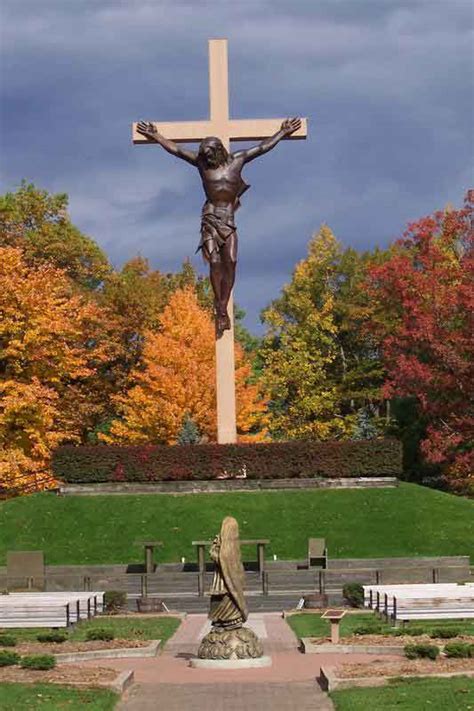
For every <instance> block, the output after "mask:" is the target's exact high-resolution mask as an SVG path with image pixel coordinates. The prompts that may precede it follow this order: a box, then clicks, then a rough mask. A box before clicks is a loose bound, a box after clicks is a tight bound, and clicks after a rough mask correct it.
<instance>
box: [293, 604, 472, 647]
mask: <svg viewBox="0 0 474 711" xmlns="http://www.w3.org/2000/svg"><path fill="white" fill-rule="evenodd" d="M285 619H286V621H287V623H288V624H289V625H290V627H291V629H292V630H293V632H294V633H295V635H296V636H297V637H329V635H330V633H331V630H330V626H329V621H328V620H325V619H323V618H322V617H321V615H320V614H318V613H314V614H312V613H310V612H309V613H308V612H305V613H300V614H295V615H289V616H287V617H286V618H285ZM360 627H365V628H367V629H372V632H371V633H372V634H377V633H379V632H380V633H383V634H386V635H393V637H394V642H393V643H394V644H397V640H396V635H397V633H400V634H412V635H413V636H414V637H416V634H417V633H418V634H422V633H425V632H426V633H427V634H430V633H431V632H434V631H435V630H439V629H440V628H442V629H448V628H449V629H450V630H453V631H455V632H457V633H458V634H463V635H474V620H420V621H417V622H410V623H409V624H408V625H404V626H403V627H399V628H398V629H394V628H393V627H392V625H390V624H389V623H386V622H383V621H382V620H381V619H380V617H378V616H376V615H374V614H373V613H366V612H365V613H364V612H361V613H360V614H359V613H356V614H350V615H346V616H345V617H343V619H342V621H341V637H350V636H351V635H353V634H354V630H356V629H357V628H360ZM446 641H447V642H449V640H446ZM413 642H414V643H416V639H413Z"/></svg>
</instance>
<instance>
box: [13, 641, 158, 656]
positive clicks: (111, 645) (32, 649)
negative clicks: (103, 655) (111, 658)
mask: <svg viewBox="0 0 474 711" xmlns="http://www.w3.org/2000/svg"><path fill="white" fill-rule="evenodd" d="M150 642H151V640H149V639H148V640H142V639H113V640H110V641H109V642H107V641H105V640H93V641H87V642H75V641H72V640H71V641H69V640H68V641H66V642H62V643H61V644H54V643H51V644H49V643H43V642H21V643H20V644H17V645H16V647H12V648H11V649H12V651H14V652H17V653H18V654H20V655H24V654H70V653H72V652H94V651H96V650H98V649H124V648H126V649H130V648H132V647H133V648H135V647H147V646H148V645H149V644H150ZM2 649H3V648H2Z"/></svg>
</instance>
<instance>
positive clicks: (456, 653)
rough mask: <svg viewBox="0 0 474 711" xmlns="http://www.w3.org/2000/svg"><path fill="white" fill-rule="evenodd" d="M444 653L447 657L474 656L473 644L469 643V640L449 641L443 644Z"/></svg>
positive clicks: (462, 657) (463, 657) (465, 657)
mask: <svg viewBox="0 0 474 711" xmlns="http://www.w3.org/2000/svg"><path fill="white" fill-rule="evenodd" d="M444 653H445V654H446V656H447V657H455V658H457V659H468V658H470V657H474V644H469V642H450V643H449V644H447V645H446V646H445V648H444Z"/></svg>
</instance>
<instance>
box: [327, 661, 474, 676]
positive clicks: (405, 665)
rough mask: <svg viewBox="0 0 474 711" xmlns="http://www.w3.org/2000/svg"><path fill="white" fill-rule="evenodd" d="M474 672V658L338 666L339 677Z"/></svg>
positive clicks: (376, 662)
mask: <svg viewBox="0 0 474 711" xmlns="http://www.w3.org/2000/svg"><path fill="white" fill-rule="evenodd" d="M455 672H459V673H461V672H474V659H447V658H446V657H439V658H438V659H437V660H436V661H431V660H430V659H413V660H408V659H404V660H402V659H400V661H390V662H388V661H382V660H375V661H372V662H370V663H363V664H343V665H341V666H340V667H337V668H336V675H337V677H338V678H339V679H349V678H350V679H352V678H356V677H357V678H366V677H373V676H390V677H392V676H423V675H424V674H452V673H455Z"/></svg>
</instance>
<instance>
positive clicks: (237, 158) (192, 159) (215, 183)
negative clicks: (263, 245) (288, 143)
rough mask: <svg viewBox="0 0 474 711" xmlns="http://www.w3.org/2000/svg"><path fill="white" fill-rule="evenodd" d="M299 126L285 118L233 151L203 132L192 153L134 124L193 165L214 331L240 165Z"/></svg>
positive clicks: (224, 295)
mask: <svg viewBox="0 0 474 711" xmlns="http://www.w3.org/2000/svg"><path fill="white" fill-rule="evenodd" d="M300 128H301V120H300V119H299V118H292V119H286V120H285V121H283V123H282V124H281V128H280V130H279V131H277V133H275V134H274V135H273V136H270V137H269V138H265V139H264V140H263V141H262V142H261V143H259V144H258V145H257V146H253V147H252V148H249V149H247V150H244V151H237V152H236V153H230V152H229V151H227V149H226V148H225V146H224V145H223V143H222V141H221V140H220V138H216V137H214V136H209V137H207V138H204V140H203V141H201V144H200V146H199V150H198V152H197V153H196V152H195V151H190V150H188V149H186V148H181V146H179V145H178V144H177V143H175V142H174V141H171V140H170V139H168V138H165V137H164V136H162V135H161V134H160V133H159V132H158V131H157V129H156V126H154V124H153V123H149V122H146V121H140V122H139V123H138V124H137V131H138V133H140V134H141V135H142V136H144V137H145V138H146V139H147V140H148V141H150V142H152V141H154V142H155V143H158V144H159V145H160V146H162V147H163V148H164V149H165V150H166V151H168V153H171V154H172V155H174V156H176V157H177V158H181V159H182V160H185V161H186V162H187V163H190V164H191V165H193V166H195V167H196V168H197V169H198V171H199V174H200V176H201V180H202V185H203V188H204V192H205V194H206V202H205V203H204V206H203V208H202V213H201V241H200V243H199V246H198V250H199V249H201V250H202V253H203V256H204V259H205V260H206V261H207V262H208V263H209V268H210V278H211V284H212V289H213V292H214V303H215V313H216V330H217V332H218V333H222V332H223V331H225V330H227V329H230V327H231V322H230V318H229V315H228V312H227V304H228V302H229V297H230V295H231V292H232V288H233V286H234V281H235V270H236V265H237V241H238V238H237V230H236V226H235V220H234V214H235V211H236V210H237V208H238V207H239V205H240V197H241V196H242V195H243V193H244V192H245V191H246V190H247V189H248V188H249V187H250V186H249V185H247V183H245V181H244V180H243V179H242V168H243V167H244V165H245V164H246V163H249V162H250V161H251V160H254V158H258V157H259V156H262V155H263V154H264V153H268V151H270V150H271V149H272V148H274V147H275V146H276V145H277V143H278V142H279V141H281V139H282V138H287V137H289V136H291V134H293V133H295V131H298V130H299V129H300Z"/></svg>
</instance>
